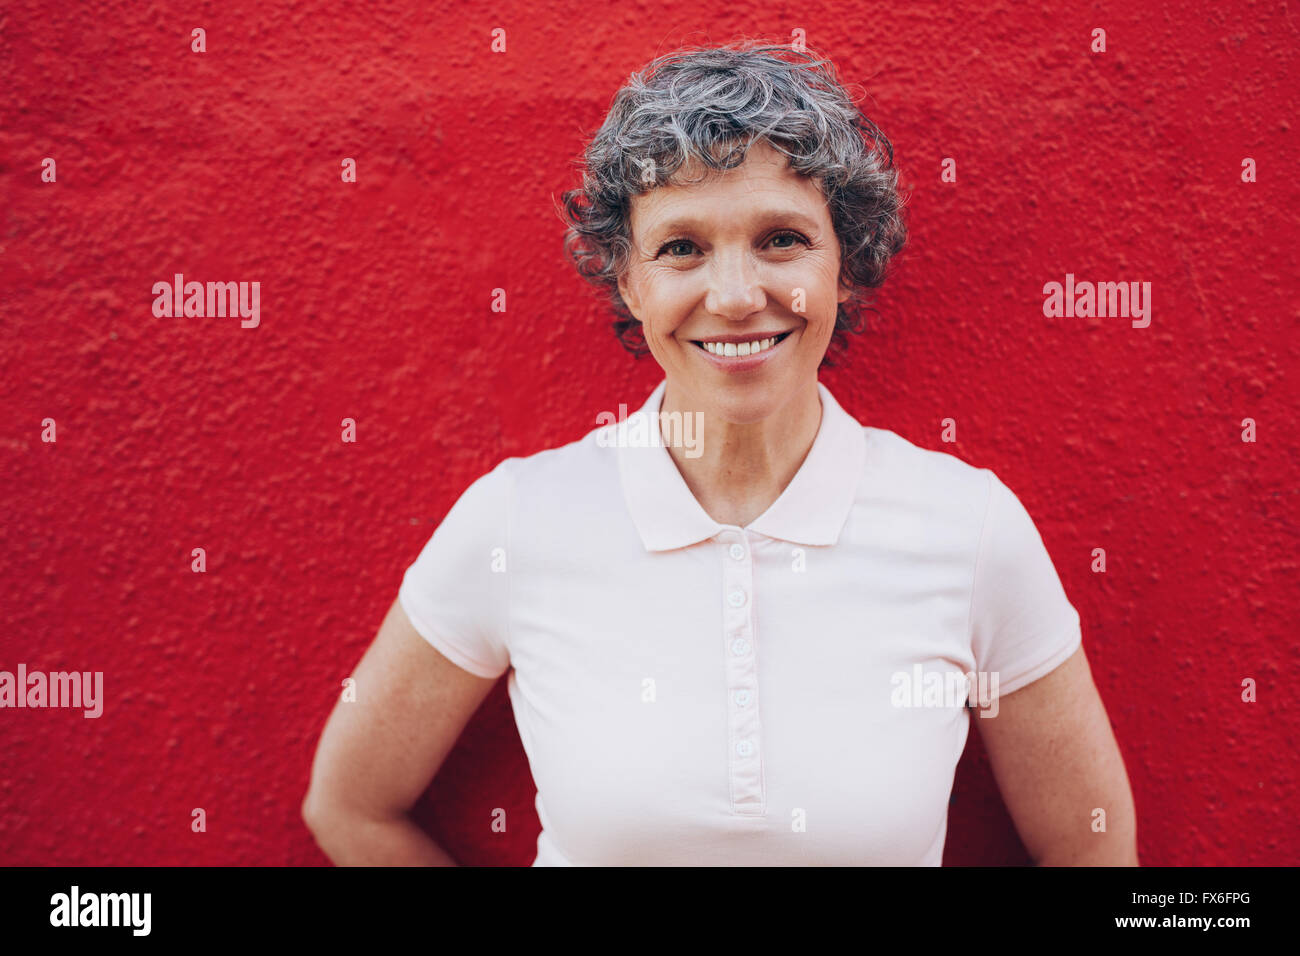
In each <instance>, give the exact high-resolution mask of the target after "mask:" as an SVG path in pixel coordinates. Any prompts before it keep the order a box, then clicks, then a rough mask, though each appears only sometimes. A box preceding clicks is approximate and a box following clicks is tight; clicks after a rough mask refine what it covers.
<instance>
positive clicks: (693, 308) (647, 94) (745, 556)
mask: <svg viewBox="0 0 1300 956" xmlns="http://www.w3.org/2000/svg"><path fill="white" fill-rule="evenodd" d="M892 160H893V151H892V147H891V146H890V144H889V142H888V140H887V139H885V137H884V136H883V134H881V133H880V131H879V130H878V129H877V128H876V127H875V126H874V124H872V123H871V122H870V121H869V120H867V119H866V118H865V117H863V116H862V115H861V113H859V111H858V110H857V108H856V106H855V105H854V103H853V101H852V100H851V99H850V98H849V96H848V94H847V92H846V91H845V90H844V88H843V87H841V86H840V84H839V82H838V81H837V80H836V78H835V74H834V71H833V69H831V68H830V66H829V64H827V63H825V62H823V61H820V60H817V59H816V58H814V57H812V56H809V55H806V54H802V53H797V52H795V51H792V50H791V49H790V48H788V47H785V46H760V45H755V44H742V45H738V46H732V47H723V48H716V49H700V50H686V51H680V52H677V53H673V54H669V55H667V56H665V57H661V58H660V59H659V60H656V61H655V62H654V63H652V64H650V66H649V67H647V68H646V69H645V70H644V71H642V72H641V73H638V74H635V75H633V76H632V78H631V79H630V80H629V81H628V83H627V85H625V86H624V87H623V89H621V90H620V91H619V92H618V94H617V95H616V96H615V98H614V104H613V106H612V108H611V109H610V112H609V115H608V116H607V117H606V119H605V121H604V123H603V125H602V126H601V128H600V130H599V132H598V133H597V134H596V135H595V137H594V139H593V141H592V143H591V145H590V146H589V147H588V149H587V151H586V170H585V175H584V181H583V186H582V187H581V188H578V189H575V190H572V191H570V192H568V193H566V194H565V197H564V214H565V216H566V218H567V221H568V224H569V227H568V233H567V236H566V249H567V251H568V253H569V255H570V256H571V258H572V259H573V261H574V263H575V264H576V265H577V267H578V270H579V272H580V274H581V275H583V276H584V277H586V278H587V279H589V280H590V281H592V282H594V283H596V284H597V285H598V286H600V287H602V288H604V289H605V290H606V291H607V292H608V294H609V295H610V302H611V304H612V306H613V309H614V312H615V316H616V319H615V332H616V334H617V335H618V336H619V338H620V339H621V340H622V341H623V343H624V345H625V346H626V347H627V348H628V349H629V350H630V351H632V352H633V353H634V354H636V355H638V356H640V355H645V354H649V355H651V356H653V358H654V360H655V361H656V362H657V363H658V365H659V366H660V368H661V369H662V370H663V373H664V377H663V379H662V380H661V381H660V382H659V384H658V385H657V386H656V388H655V389H654V390H653V391H652V392H651V394H650V396H649V397H648V398H647V399H646V400H645V402H644V405H643V406H642V407H641V408H640V409H639V410H638V412H637V413H636V415H635V416H634V418H636V420H637V421H639V422H646V423H650V424H649V426H648V427H652V428H660V427H661V426H662V423H663V422H664V421H674V420H690V421H698V422H699V423H701V424H700V433H699V435H698V436H697V437H698V438H699V441H697V442H694V443H693V445H692V447H691V448H684V447H683V443H682V442H674V441H630V440H627V439H628V434H629V432H630V429H628V428H627V423H626V422H617V423H604V424H602V425H601V426H600V427H598V428H596V429H595V430H593V431H591V432H589V433H588V434H587V435H586V436H584V437H583V438H582V439H580V440H578V441H575V442H573V443H571V444H569V445H565V446H563V447H560V448H551V449H547V450H545V451H541V452H538V453H536V454H533V455H530V456H527V457H512V458H507V459H506V460H504V461H502V462H501V463H500V464H499V465H498V466H497V467H496V468H494V469H492V470H491V471H490V472H488V473H487V474H485V475H482V476H481V477H479V478H478V480H476V481H475V482H474V483H473V484H471V485H470V487H469V488H468V489H467V490H466V491H465V492H464V494H463V495H462V496H461V497H460V499H459V500H458V501H457V502H456V503H455V505H454V507H453V508H452V509H451V511H450V512H449V513H448V514H447V517H446V518H445V519H444V521H443V523H442V524H441V525H440V526H439V527H438V529H437V530H436V531H435V532H434V534H433V535H432V537H430V538H429V540H428V542H427V543H426V544H425V546H424V548H423V550H422V551H421V552H420V554H419V556H418V557H417V558H416V559H415V561H414V562H413V563H412V564H411V565H410V566H409V567H408V568H407V570H406V574H405V576H404V577H403V579H402V582H401V586H400V588H399V590H398V595H397V600H396V601H395V602H394V604H393V606H392V608H391V609H390V612H389V615H388V618H387V619H386V620H385V622H384V625H383V626H382V627H381V629H380V633H379V635H378V636H377V637H376V639H375V642H374V644H373V645H372V647H371V648H370V650H369V651H368V652H367V654H366V657H365V658H364V659H363V660H362V662H361V665H360V666H359V668H358V669H357V671H356V675H355V676H356V680H357V685H358V687H359V688H362V689H363V691H362V692H361V693H359V694H358V696H357V699H356V701H354V702H351V703H347V704H340V705H338V706H336V708H335V711H334V713H333V714H332V715H331V717H330V721H329V724H328V725H327V727H326V729H325V733H324V735H323V736H322V739H321V744H320V748H319V750H318V753H317V757H316V762H315V765H314V766H313V771H312V783H311V787H310V790H309V793H308V796H307V799H306V801H305V803H304V815H305V817H306V819H307V820H308V822H309V824H310V825H311V827H312V830H313V832H314V833H315V834H316V837H317V839H318V841H319V842H320V844H321V846H322V847H323V848H325V850H326V852H327V853H329V854H330V856H331V857H332V858H334V859H335V860H336V861H339V862H360V863H367V862H368V863H383V862H424V863H450V862H452V860H451V858H450V857H449V856H448V855H447V854H446V853H445V851H443V850H442V849H441V848H440V847H438V846H437V845H436V844H434V843H433V842H432V841H431V840H430V839H429V838H428V837H427V835H425V834H424V833H422V832H421V831H420V830H419V829H418V828H417V827H415V826H414V825H413V824H412V823H411V821H410V819H409V816H408V812H409V810H410V807H411V806H412V804H413V803H414V801H415V799H416V798H417V797H418V796H419V795H420V793H421V792H422V791H423V790H424V788H425V787H426V786H427V784H428V782H429V779H430V778H431V777H432V776H433V774H435V773H436V772H437V770H438V767H439V766H440V765H441V762H442V760H443V758H444V757H445V756H446V754H447V752H448V751H449V750H450V749H451V747H452V745H453V744H454V742H455V740H456V738H457V736H458V734H459V733H460V731H461V729H462V728H463V727H464V725H465V723H466V721H467V720H468V719H469V717H470V715H471V714H472V713H473V711H474V709H475V708H476V707H477V706H478V704H479V702H481V701H482V699H483V697H484V696H485V695H486V694H487V692H488V690H489V689H490V688H491V687H492V686H493V684H494V682H495V681H496V680H497V679H498V678H500V677H502V676H503V675H506V674H507V673H508V675H509V676H508V683H507V689H508V692H509V696H510V702H511V705H512V707H513V709H514V714H515V720H516V724H517V726H518V728H519V733H520V737H521V740H522V742H523V745H524V749H525V752H526V753H527V756H528V760H529V764H530V767H531V769H532V773H533V777H534V779H535V781H536V783H537V787H538V794H537V811H538V815H539V817H540V818H541V822H542V833H541V835H540V837H539V838H538V843H537V856H536V858H535V860H534V865H575V864H576V865H646V864H650V865H700V864H705V865H747V864H766V865H852V864H893V865H899V864H902V865H938V864H939V863H940V862H941V861H942V857H943V848H944V841H945V836H946V832H947V810H948V802H949V796H950V793H951V789H952V781H953V772H954V770H955V767H956V765H957V761H958V760H959V758H960V757H961V754H962V751H963V749H964V747H965V744H966V740H967V735H968V733H969V727H970V722H971V721H970V713H969V711H968V709H967V707H965V706H963V702H962V701H960V700H954V699H953V695H951V694H948V695H943V694H936V695H929V694H921V695H919V697H918V696H917V695H908V696H907V697H906V698H900V695H899V694H897V693H896V684H897V681H896V675H898V674H900V673H903V674H916V675H917V678H916V679H917V681H918V683H921V682H924V683H927V684H928V683H930V682H931V679H932V678H933V679H934V680H935V681H936V682H937V684H938V686H944V685H945V682H946V683H947V684H950V685H952V686H957V684H958V683H962V686H965V685H966V683H969V684H970V685H972V686H976V687H980V688H983V690H982V691H981V694H980V699H979V704H980V705H981V706H984V707H986V708H988V711H987V712H985V713H982V714H981V717H982V718H987V719H981V720H979V721H978V722H977V723H978V725H979V726H980V729H981V733H982V735H983V737H984V739H985V742H986V746H987V749H988V751H989V754H990V757H991V760H992V764H993V769H994V773H995V775H996V777H997V780H998V783H999V786H1000V787H1001V790H1002V793H1003V795H1004V797H1005V799H1006V802H1007V806H1008V809H1009V810H1010V811H1011V813H1012V816H1013V818H1014V820H1015V822H1016V824H1017V826H1018V827H1019V829H1020V833H1021V836H1022V838H1023V839H1024V842H1025V845H1026V847H1027V848H1028V849H1029V851H1030V853H1031V854H1032V855H1033V857H1034V859H1035V860H1036V861H1038V862H1047V863H1059V862H1068V863H1084V862H1087V863H1131V862H1136V851H1135V822H1134V812H1133V804H1132V798H1131V796H1130V794H1129V788H1128V780H1127V776H1126V774H1125V771H1124V766H1123V762H1122V760H1121V759H1120V757H1119V751H1118V748H1117V746H1116V743H1115V740H1114V737H1113V736H1112V734H1111V732H1110V725H1109V723H1108V721H1107V719H1106V714H1105V710H1104V708H1103V707H1102V705H1101V701H1100V699H1099V697H1098V695H1097V691H1096V688H1095V687H1093V685H1092V680H1091V677H1090V673H1089V669H1088V664H1087V662H1086V660H1085V658H1084V656H1083V651H1082V646H1081V645H1082V634H1081V629H1080V621H1079V615H1078V613H1077V612H1076V611H1075V609H1074V607H1073V606H1072V605H1071V604H1070V602H1069V600H1068V598H1067V596H1066V594H1065V591H1064V589H1063V588H1062V586H1061V582H1060V579H1059V578H1058V576H1057V574H1056V571H1055V568H1054V567H1053V565H1052V561H1051V558H1050V557H1049V555H1048V553H1047V550H1046V548H1045V547H1044V545H1043V542H1042V539H1041V537H1040V536H1039V535H1038V532H1037V530H1036V528H1035V527H1034V524H1033V521H1032V519H1031V518H1030V517H1029V515H1028V513H1027V512H1026V511H1025V509H1024V507H1023V506H1022V505H1021V504H1020V501H1019V499H1018V498H1017V497H1016V496H1015V495H1014V494H1013V493H1012V491H1011V490H1010V489H1009V488H1008V487H1007V486H1006V485H1005V484H1003V483H1002V482H1001V481H1000V480H999V479H998V478H997V476H996V475H994V474H993V472H992V471H990V470H988V469H986V468H978V467H975V466H972V465H969V464H967V463H965V462H963V461H961V460H960V459H957V458H955V457H953V456H951V455H947V454H943V453H940V452H936V451H930V450H927V449H924V448H920V447H918V446H916V445H913V444H911V443H910V442H908V441H907V440H905V439H903V438H902V437H900V436H899V435H897V434H895V433H894V432H892V431H889V430H887V429H885V428H881V427H871V426H864V425H862V424H861V423H860V422H858V421H857V420H855V419H854V418H853V417H852V416H851V415H850V414H849V413H848V412H846V411H845V410H844V409H843V408H842V407H841V406H840V405H839V403H838V402H837V401H836V399H835V398H834V396H833V395H832V394H831V392H830V390H829V389H827V387H826V386H825V385H824V384H822V383H821V382H819V381H818V378H817V375H818V371H819V369H821V368H822V367H823V366H824V365H826V364H827V362H828V353H829V352H831V351H832V350H834V349H835V348H836V343H838V344H839V346H840V347H841V348H842V346H843V342H844V339H845V337H846V335H847V334H848V333H849V332H851V331H852V330H853V329H854V328H856V327H857V322H858V319H857V318H856V316H857V309H858V307H859V305H860V304H861V297H862V295H863V293H864V290H869V289H872V288H875V287H878V286H879V285H880V284H881V283H882V282H883V281H884V278H885V275H886V270H887V267H888V265H889V262H890V260H891V259H892V257H893V256H894V255H895V254H896V253H897V252H898V251H899V250H900V249H901V248H902V246H903V243H904V240H905V235H906V231H905V227H904V225H903V221H902V217H901V212H902V205H903V203H902V200H901V198H900V196H899V194H898V192H897V188H896V187H897V174H896V172H895V171H894V169H893V167H892ZM421 638H422V639H423V640H420V639H421ZM949 677H950V678H951V679H949ZM989 688H992V694H993V695H994V697H996V698H997V699H995V700H990V699H989V692H988V689H989ZM1099 811H1100V813H1101V815H1102V819H1103V821H1104V822H1103V824H1102V826H1101V827H1100V828H1099V827H1098V826H1097V821H1098V816H1097V814H1098V812H1099Z"/></svg>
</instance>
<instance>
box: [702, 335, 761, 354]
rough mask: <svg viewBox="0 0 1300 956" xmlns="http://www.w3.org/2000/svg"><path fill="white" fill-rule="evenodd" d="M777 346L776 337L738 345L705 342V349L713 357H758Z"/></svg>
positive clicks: (733, 343)
mask: <svg viewBox="0 0 1300 956" xmlns="http://www.w3.org/2000/svg"><path fill="white" fill-rule="evenodd" d="M775 344H776V336H772V337H771V338H767V339H759V340H758V341H757V342H741V343H740V344H739V345H737V344H736V343H735V342H705V343H703V345H704V348H705V349H706V350H707V351H708V352H710V353H711V354H713V355H722V356H728V355H736V356H740V355H757V354H758V353H759V352H762V351H764V350H766V349H770V348H771V347H772V346H773V345H775Z"/></svg>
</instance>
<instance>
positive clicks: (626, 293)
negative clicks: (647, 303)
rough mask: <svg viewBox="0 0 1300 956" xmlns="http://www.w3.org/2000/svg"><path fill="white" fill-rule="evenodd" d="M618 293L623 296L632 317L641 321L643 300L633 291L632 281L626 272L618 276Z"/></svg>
mask: <svg viewBox="0 0 1300 956" xmlns="http://www.w3.org/2000/svg"><path fill="white" fill-rule="evenodd" d="M618 294H619V295H621V296H622V297H623V304H624V305H626V306H627V310H628V311H629V312H631V313H632V317H633V318H635V319H636V320H637V321H638V322H639V321H641V316H640V312H641V302H640V300H639V299H637V297H636V295H635V293H634V292H633V291H632V288H631V283H629V282H628V281H627V273H626V272H624V273H623V274H622V275H620V276H619V277H618Z"/></svg>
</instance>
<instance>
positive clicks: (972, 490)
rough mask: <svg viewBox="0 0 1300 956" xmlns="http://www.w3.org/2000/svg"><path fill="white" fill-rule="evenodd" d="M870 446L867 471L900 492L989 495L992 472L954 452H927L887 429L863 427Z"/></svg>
mask: <svg viewBox="0 0 1300 956" xmlns="http://www.w3.org/2000/svg"><path fill="white" fill-rule="evenodd" d="M862 430H863V433H864V435H865V438H866V442H867V471H868V473H870V472H871V471H872V470H873V468H874V469H875V470H876V472H877V473H878V474H880V475H882V476H884V477H886V478H888V479H890V480H891V481H893V482H894V483H895V484H897V485H898V486H899V487H900V488H908V489H913V490H914V491H916V492H918V493H928V494H942V495H944V496H945V497H965V496H968V495H974V496H977V497H978V496H981V495H986V494H987V493H988V490H989V484H990V481H991V480H995V479H996V477H997V476H996V475H994V473H993V471H992V470H991V469H989V468H984V467H981V466H979V465H973V464H971V463H970V462H968V461H965V460H964V459H962V458H959V457H957V455H955V454H953V453H952V452H947V451H941V450H939V449H935V448H926V447H924V446H922V445H917V444H915V443H914V442H912V441H909V440H908V439H906V438H904V437H903V436H902V435H900V434H898V433H897V432H894V431H891V430H889V429H888V428H878V427H874V426H871V425H864V426H862Z"/></svg>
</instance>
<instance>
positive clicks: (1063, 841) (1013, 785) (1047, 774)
mask: <svg viewBox="0 0 1300 956" xmlns="http://www.w3.org/2000/svg"><path fill="white" fill-rule="evenodd" d="M979 713H980V712H979V711H978V710H976V711H974V712H973V714H975V715H978V714H979ZM972 721H973V722H974V723H975V724H977V725H978V726H979V731H980V736H981V738H982V739H983V741H984V748H985V750H987V751H988V754H989V761H990V763H991V764H992V767H993V775H994V778H995V779H996V780H997V783H998V787H999V788H1000V789H1001V791H1002V799H1003V800H1004V801H1005V802H1006V805H1007V809H1008V810H1009V811H1010V813H1011V817H1012V819H1013V820H1014V821H1015V824H1016V830H1017V831H1018V832H1019V833H1020V839H1021V840H1022V841H1023V842H1024V844H1025V848H1026V849H1027V850H1029V853H1030V855H1031V856H1032V857H1033V859H1034V863H1035V864H1036V865H1038V866H1137V865H1138V857H1137V817H1136V812H1135V810H1134V807H1133V794H1132V791H1131V790H1130V789H1129V782H1128V774H1127V773H1126V772H1125V770H1124V759H1123V757H1122V756H1121V755H1120V751H1119V745H1118V744H1117V743H1116V742H1115V735H1114V733H1113V732H1112V731H1111V727H1110V720H1109V718H1108V717H1107V716H1106V708H1105V706H1104V705H1103V704H1102V702H1101V697H1100V696H1099V695H1098V694H1097V687H1096V685H1095V684H1093V681H1092V671H1091V670H1090V669H1089V667H1088V660H1087V658H1086V657H1085V656H1084V653H1083V648H1082V647H1080V648H1079V649H1078V650H1077V651H1075V652H1074V654H1072V655H1071V656H1070V658H1069V659H1068V660H1066V661H1065V663H1063V664H1061V665H1060V666H1059V667H1057V668H1056V669H1055V670H1053V671H1052V672H1051V673H1049V674H1047V675H1046V676H1044V677H1041V678H1039V679H1038V680H1036V681H1034V682H1033V683H1031V684H1028V685H1026V686H1025V687H1022V688H1020V689H1019V690H1017V691H1014V692H1013V693H1011V694H1008V695H1007V696H1006V697H1001V698H999V699H998V711H997V716H996V717H981V716H972ZM1098 808H1100V809H1102V810H1104V811H1105V814H1106V815H1105V824H1106V829H1105V832H1097V831H1096V830H1095V829H1094V823H1093V821H1094V819H1095V818H1096V813H1095V811H1096V810H1097V809H1098Z"/></svg>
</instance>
